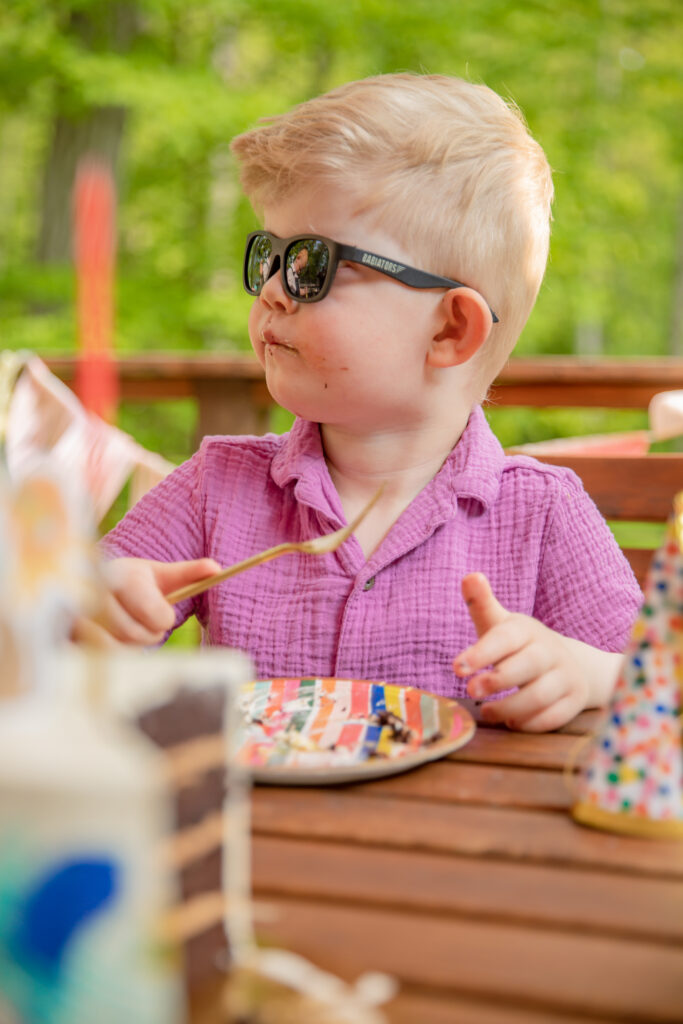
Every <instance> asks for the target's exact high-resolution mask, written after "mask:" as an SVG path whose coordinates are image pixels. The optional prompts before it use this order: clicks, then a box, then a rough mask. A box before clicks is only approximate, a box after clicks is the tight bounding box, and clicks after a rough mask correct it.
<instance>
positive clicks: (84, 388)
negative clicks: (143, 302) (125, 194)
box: [74, 159, 119, 423]
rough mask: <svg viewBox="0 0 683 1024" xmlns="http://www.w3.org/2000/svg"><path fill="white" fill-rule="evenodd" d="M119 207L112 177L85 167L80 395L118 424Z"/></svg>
mask: <svg viewBox="0 0 683 1024" xmlns="http://www.w3.org/2000/svg"><path fill="white" fill-rule="evenodd" d="M114 207H115V187H114V182H113V179H112V175H111V172H110V170H109V168H108V167H106V166H105V165H104V164H102V163H99V162H97V161H95V160H93V159H87V160H84V161H81V163H80V164H79V168H78V172H77V175H76V184H75V187H74V242H75V245H74V257H75V263H76V282H77V305H78V348H79V354H80V356H79V361H78V367H77V370H76V385H75V387H76V393H77V395H78V397H79V398H80V400H81V402H82V404H83V405H84V406H85V408H86V409H88V410H90V411H91V412H94V413H96V414H97V415H98V416H101V417H102V419H104V420H106V421H107V422H108V423H113V422H114V420H115V419H116V408H117V404H118V397H119V394H118V393H119V386H118V376H117V372H116V363H115V360H114V357H113V320H114V299H113V291H114V261H115V248H116V247H115V240H114Z"/></svg>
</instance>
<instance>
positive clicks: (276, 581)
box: [102, 408, 642, 697]
mask: <svg viewBox="0 0 683 1024" xmlns="http://www.w3.org/2000/svg"><path fill="white" fill-rule="evenodd" d="M343 525H345V519H344V514H343V511H342V507H341V503H340V500H339V496H338V494H337V492H336V490H335V487H334V485H333V483H332V480H331V479H330V475H329V473H328V470H327V466H326V464H325V459H324V457H323V451H322V444H321V439H320V430H319V427H318V425H317V424H315V423H310V422H307V421H304V420H297V421H296V422H295V424H294V426H293V428H292V430H291V432H290V433H289V434H284V435H282V436H276V435H273V434H269V435H266V436H265V437H249V436H243V437H239V436H238V437H206V438H204V440H203V442H202V445H201V447H200V449H199V451H198V452H197V453H196V454H195V455H194V456H193V457H192V458H191V459H190V460H189V461H188V462H186V463H184V464H183V465H182V466H180V467H179V468H178V469H177V470H175V471H174V472H173V473H171V475H170V476H169V477H167V478H166V479H165V480H164V481H162V483H160V484H159V485H158V486H157V487H155V488H154V490H152V491H150V492H149V493H148V494H147V495H145V497H144V498H143V499H142V500H141V501H140V502H138V504H137V505H136V506H135V507H134V508H133V509H132V510H131V511H130V512H129V513H128V515H127V516H126V517H125V518H124V519H123V520H122V521H121V522H120V523H119V524H118V526H117V527H116V528H115V529H114V530H113V531H112V532H111V533H109V534H108V535H107V537H106V538H105V539H104V540H103V541H102V544H103V547H104V549H105V552H106V554H107V555H108V556H120V555H134V556H140V557H144V558H153V559H159V560H161V561H174V560H181V559H189V558H200V557H202V556H205V555H207V556H210V557H212V558H215V559H216V560H217V561H218V562H220V563H221V564H222V565H230V564H232V563H233V562H237V561H240V560H241V559H244V558H247V557H248V556H250V555H253V554H255V553H256V552H258V551H261V550H263V549H264V548H268V547H271V546H272V545H274V544H280V543H282V542H284V541H298V540H306V539H309V538H311V537H316V536H318V535H320V534H323V533H329V532H331V531H333V530H337V529H339V528H340V527H341V526H343ZM475 571H479V572H483V573H485V574H486V575H487V576H488V578H489V580H490V582H491V586H492V588H493V592H494V594H495V595H496V597H497V598H498V600H499V601H500V602H501V603H502V604H503V605H504V606H505V607H506V608H508V609H510V610H513V611H518V612H524V613H526V614H528V615H533V616H535V617H536V618H537V619H540V621H541V622H544V623H545V624H546V625H548V626H550V627H551V628H552V629H555V630H557V631H558V632H560V633H563V634H564V635H565V636H571V637H576V638H578V639H580V640H584V641H585V642H586V643H589V644H592V645H593V646H595V647H600V648H602V649H604V650H608V651H621V650H623V649H624V647H625V644H626V641H627V639H628V635H629V631H630V627H631V625H632V623H633V620H634V619H635V616H636V614H637V612H638V609H639V607H640V604H641V601H642V595H641V592H640V589H639V588H638V584H637V583H636V580H635V577H634V576H633V573H632V572H631V569H630V566H629V564H628V562H627V561H626V559H625V558H624V556H623V555H622V553H621V551H620V550H619V548H618V546H617V544H616V542H615V541H614V539H613V537H612V534H611V533H610V531H609V528H608V527H607V525H606V523H605V521H604V520H603V518H602V516H601V515H600V513H599V512H598V510H597V509H596V507H595V505H594V504H593V502H592V501H591V499H590V498H589V497H588V495H587V494H586V493H585V491H584V490H583V487H582V484H581V482H580V480H579V479H578V478H577V477H576V476H575V475H574V474H573V473H572V472H570V471H569V470H565V469H558V468H556V467H551V466H545V465H543V464H542V463H540V462H537V461H536V460H535V459H532V458H529V457H527V456H506V455H505V454H504V453H503V450H502V448H501V446H500V444H499V443H498V441H497V439H496V438H495V437H494V435H493V433H492V432H491V430H490V428H489V426H488V424H487V423H486V420H485V417H484V414H483V412H482V411H481V409H480V408H476V409H475V410H474V412H473V413H472V415H471V416H470V419H469V422H468V425H467V428H466V429H465V431H464V433H463V435H462V437H461V439H460V441H459V442H458V444H457V445H456V446H455V448H454V449H453V451H452V452H451V454H450V455H449V457H448V458H447V459H446V461H445V463H444V464H443V466H442V468H441V469H440V471H439V473H438V474H437V475H436V476H435V477H434V479H433V480H431V481H430V482H429V483H428V484H427V486H426V487H425V488H424V489H423V490H422V491H421V492H420V494H418V496H417V497H416V498H415V499H414V500H413V501H412V503H411V504H410V506H409V507H408V508H407V509H406V510H405V511H404V512H403V514H402V515H401V517H400V518H399V519H398V521H397V522H396V523H395V524H394V526H392V528H391V530H390V531H389V533H388V534H387V536H386V537H385V538H384V540H383V541H382V543H381V544H380V546H379V547H378V548H377V550H376V551H375V552H374V553H373V554H372V555H371V556H370V558H369V559H368V560H367V561H366V560H365V558H364V556H363V553H362V551H361V548H360V545H359V544H358V541H357V540H356V538H355V537H353V536H352V537H350V538H349V539H348V540H347V541H346V542H345V543H344V544H343V545H342V546H341V548H339V549H338V550H337V551H336V552H334V553H333V554H327V555H315V556H312V555H305V554H300V553H295V554H290V555H285V556H283V557H281V558H278V559H276V560H274V561H272V562H269V563H266V564H265V565H261V566H258V567H257V568H255V569H251V570H249V571H248V572H245V573H242V574H241V575H239V576H236V577H234V578H233V579H230V580H227V581H226V582H225V583H222V584H219V585H218V586H217V587H214V588H213V589H212V590H208V591H206V592H205V593H204V594H202V595H200V596H199V597H196V598H194V599H189V600H187V601H185V602H183V603H182V604H181V605H180V606H179V607H178V609H177V625H180V623H181V622H182V621H184V620H185V619H186V618H187V617H188V616H189V615H191V614H192V613H193V612H194V613H195V614H196V615H197V618H198V619H199V621H200V622H201V624H202V626H203V627H204V635H205V639H206V641H207V642H208V643H210V644H222V645H227V646H230V647H236V648H239V649H242V650H244V651H247V652H248V653H249V654H250V655H251V657H252V660H253V662H254V664H255V669H256V673H257V676H258V678H262V679H264V678H265V679H267V678H272V677H274V676H275V677H278V676H286V677H298V676H341V677H345V678H349V677H351V678H359V679H377V680H380V679H384V680H387V681H388V682H392V683H403V684H411V685H413V686H418V687H421V688H423V689H427V690H431V691H432V692H434V693H439V694H445V695H448V696H455V697H457V696H465V684H464V681H463V680H459V679H457V678H456V677H455V675H454V674H453V670H452V667H451V663H452V660H453V657H454V656H455V655H456V654H457V653H458V652H459V651H461V650H462V649H463V648H465V647H466V646H468V645H469V644H471V643H473V642H474V640H475V639H476V634H475V631H474V627H473V626H472V623H471V621H470V617H469V615H468V613H467V609H466V607H465V603H464V601H463V599H462V596H461V593H460V581H461V579H462V577H463V576H464V575H465V574H466V573H469V572H475Z"/></svg>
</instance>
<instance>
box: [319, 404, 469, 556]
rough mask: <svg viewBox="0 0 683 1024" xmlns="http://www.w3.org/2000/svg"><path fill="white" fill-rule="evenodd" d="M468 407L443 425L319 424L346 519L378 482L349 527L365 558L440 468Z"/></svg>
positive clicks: (327, 458) (464, 420)
mask: <svg viewBox="0 0 683 1024" xmlns="http://www.w3.org/2000/svg"><path fill="white" fill-rule="evenodd" d="M468 417H469V410H468V409H464V410H463V411H462V413H461V414H460V415H453V417H452V418H451V420H450V422H448V423H447V424H441V425H439V426H437V425H434V424H432V425H430V426H429V427H428V428H425V427H421V428H419V429H410V428H406V429H400V428H399V429H394V430H386V431H382V432H376V433H373V434H355V433H353V432H351V431H348V430H347V429H346V428H343V429H339V428H337V427H335V426H330V425H329V424H321V427H320V431H321V437H322V443H323V449H324V452H325V460H326V462H327V466H328V470H329V473H330V477H331V478H332V482H333V483H334V485H335V487H336V489H337V492H338V494H339V497H340V499H341V503H342V508H343V509H344V514H345V516H346V521H347V522H350V520H351V519H352V518H353V517H354V516H356V515H357V514H358V512H360V510H361V509H362V508H363V507H364V506H365V505H366V504H367V502H368V501H369V500H370V498H371V497H372V495H373V494H374V493H375V492H376V490H377V488H378V487H379V485H380V484H384V490H383V492H382V495H381V497H380V499H379V501H378V502H377V504H376V505H375V506H374V508H373V509H371V511H370V513H369V514H368V516H367V517H366V518H365V519H364V520H363V522H362V523H361V524H360V526H359V527H358V529H357V530H356V532H355V536H356V538H357V540H358V541H359V543H360V545H361V548H362V549H363V553H364V555H365V557H366V558H369V557H370V555H371V554H372V552H373V551H374V550H375V549H376V548H377V547H378V546H379V544H380V543H381V541H382V539H383V538H384V537H385V536H386V534H387V533H388V532H389V530H390V529H391V527H392V526H393V524H394V523H395V522H396V520H397V519H398V518H399V516H400V515H401V513H402V512H403V511H404V510H405V509H406V508H407V507H408V505H410V503H411V501H412V500H413V499H414V498H415V497H417V495H418V494H419V493H420V491H421V490H422V489H423V488H424V487H425V486H426V485H427V484H428V483H429V481H430V480H432V479H433V477H435V476H436V474H437V473H438V472H439V470H440V469H441V467H442V465H443V464H444V462H445V460H446V459H447V458H448V455H449V454H450V452H451V451H452V449H453V447H454V446H455V445H456V444H457V442H458V441H459V439H460V437H461V435H462V432H463V430H464V429H465V426H466V424H467V419H468Z"/></svg>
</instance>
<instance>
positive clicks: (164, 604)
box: [72, 558, 220, 647]
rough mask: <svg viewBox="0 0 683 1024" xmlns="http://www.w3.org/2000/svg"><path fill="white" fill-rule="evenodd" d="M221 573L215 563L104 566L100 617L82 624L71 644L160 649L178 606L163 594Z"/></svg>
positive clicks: (137, 561) (131, 561)
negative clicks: (160, 643) (132, 645)
mask: <svg viewBox="0 0 683 1024" xmlns="http://www.w3.org/2000/svg"><path fill="white" fill-rule="evenodd" d="M219 569H220V566H219V565H218V563H217V562H215V561H214V560H213V559H212V558H197V559H194V560H192V561H189V562H153V561H151V560H148V559H145V558H116V559H113V560H112V561H111V562H107V563H106V564H105V565H104V573H103V574H104V579H105V584H106V590H105V593H104V597H103V600H102V604H101V606H100V608H99V610H98V612H97V615H95V616H94V617H93V618H92V619H78V620H77V621H76V623H75V625H74V628H73V631H72V639H73V640H75V641H77V642H79V641H80V642H83V643H89V644H94V645H96V646H100V647H102V646H111V645H113V644H116V643H121V644H138V645H140V646H145V647H146V646H149V645H151V644H157V643H159V641H160V640H162V639H163V636H164V633H166V631H167V630H169V629H171V628H172V627H173V624H174V622H175V613H174V610H173V607H172V605H170V604H169V603H168V601H167V600H166V598H165V597H164V595H165V594H170V593H171V591H172V590H176V589H177V588H178V587H183V586H185V585H186V584H188V583H194V582H195V581H196V580H202V579H204V578H205V577H206V576H211V574H212V573H215V572H218V571H219Z"/></svg>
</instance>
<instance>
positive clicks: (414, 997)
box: [383, 987, 604, 1024]
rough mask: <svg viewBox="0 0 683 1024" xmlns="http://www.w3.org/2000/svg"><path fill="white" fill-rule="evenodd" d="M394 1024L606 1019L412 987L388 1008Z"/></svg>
mask: <svg viewBox="0 0 683 1024" xmlns="http://www.w3.org/2000/svg"><path fill="white" fill-rule="evenodd" d="M383 1009H385V1011H386V1012H387V1015H388V1016H389V1018H390V1020H391V1022H392V1024H603V1022H604V1018H598V1017H593V1016H591V1017H587V1016H586V1015H585V1014H584V1013H582V1014H581V1015H580V1016H577V1015H575V1014H573V1013H572V1014H566V1013H564V1012H563V1011H558V1012H557V1013H554V1012H553V1011H552V1010H536V1009H534V1008H532V1007H530V1006H525V1007H524V1008H523V1009H520V1008H519V1007H513V1006H510V1004H509V1002H508V1000H504V1001H497V1002H491V1001H489V1000H488V999H484V998H481V999H476V1000H475V999H468V998H466V997H464V996H460V995H454V994H453V993H450V994H449V995H448V996H447V997H444V996H443V995H441V996H437V995H433V994H427V993H425V992H421V993H419V994H416V993H415V991H414V990H412V991H411V989H410V987H408V988H407V989H406V990H404V991H403V992H401V993H399V995H398V997H397V998H396V999H394V1000H393V1001H392V1002H391V1003H390V1004H389V1005H388V1006H387V1007H386V1008H384V1007H383Z"/></svg>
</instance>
